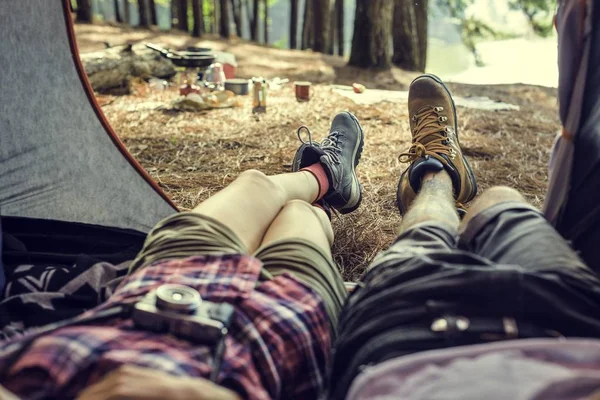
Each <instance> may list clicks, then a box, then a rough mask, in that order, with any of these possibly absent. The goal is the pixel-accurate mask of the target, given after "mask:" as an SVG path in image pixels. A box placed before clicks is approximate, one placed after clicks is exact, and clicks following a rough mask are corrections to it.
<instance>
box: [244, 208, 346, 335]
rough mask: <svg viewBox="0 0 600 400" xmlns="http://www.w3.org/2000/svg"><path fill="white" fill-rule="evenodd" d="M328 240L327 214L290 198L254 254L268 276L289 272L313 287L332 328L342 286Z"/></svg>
mask: <svg viewBox="0 0 600 400" xmlns="http://www.w3.org/2000/svg"><path fill="white" fill-rule="evenodd" d="M332 243H333V229H332V228H331V223H330V222H329V218H328V217H327V214H325V212H324V211H323V210H321V209H319V208H317V207H314V206H312V205H310V204H308V203H307V202H305V201H301V200H292V201H290V202H288V203H287V204H286V205H285V207H283V210H281V212H280V213H279V215H277V217H276V218H275V220H274V221H273V223H272V224H271V226H270V227H269V229H268V230H267V233H266V234H265V237H264V239H263V241H262V243H261V246H260V250H259V251H258V252H256V253H255V254H254V255H255V257H257V258H258V259H260V260H261V261H262V262H263V270H264V271H266V272H267V273H269V274H270V275H271V276H273V277H277V276H279V275H281V274H283V273H288V274H293V275H294V276H295V277H296V278H297V279H298V280H300V281H301V282H303V283H304V284H305V285H307V286H309V287H311V288H312V289H313V290H315V291H316V292H317V293H318V294H319V295H320V296H321V298H322V299H323V302H324V306H325V309H326V310H327V314H328V315H329V317H330V318H331V323H332V327H335V326H336V325H337V317H338V315H339V312H340V310H341V308H342V305H343V303H344V298H345V297H346V289H345V287H344V283H343V280H342V276H341V275H340V273H339V271H338V269H337V266H336V265H335V262H334V261H333V258H332V256H331V245H332ZM334 329H335V328H334Z"/></svg>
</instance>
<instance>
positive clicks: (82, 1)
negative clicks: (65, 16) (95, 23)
mask: <svg viewBox="0 0 600 400" xmlns="http://www.w3.org/2000/svg"><path fill="white" fill-rule="evenodd" d="M77 22H92V0H77Z"/></svg>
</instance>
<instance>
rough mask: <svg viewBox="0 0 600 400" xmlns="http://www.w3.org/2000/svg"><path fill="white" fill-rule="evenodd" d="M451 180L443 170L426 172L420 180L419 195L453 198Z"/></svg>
mask: <svg viewBox="0 0 600 400" xmlns="http://www.w3.org/2000/svg"><path fill="white" fill-rule="evenodd" d="M453 190H454V189H453V186H452V179H451V178H450V175H448V173H447V172H446V171H445V170H441V171H435V172H426V173H425V175H423V179H422V180H421V190H420V193H432V192H433V193H434V194H436V195H443V194H449V195H450V196H451V197H453V196H454V194H453V193H454V192H453Z"/></svg>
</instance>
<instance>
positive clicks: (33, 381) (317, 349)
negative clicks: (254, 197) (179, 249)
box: [0, 255, 330, 399]
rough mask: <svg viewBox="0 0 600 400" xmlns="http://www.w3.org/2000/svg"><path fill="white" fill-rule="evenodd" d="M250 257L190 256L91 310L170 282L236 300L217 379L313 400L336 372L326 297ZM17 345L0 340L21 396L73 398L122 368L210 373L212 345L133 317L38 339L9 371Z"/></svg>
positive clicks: (242, 388)
mask: <svg viewBox="0 0 600 400" xmlns="http://www.w3.org/2000/svg"><path fill="white" fill-rule="evenodd" d="M261 268H262V264H261V262H260V261H259V260H257V259H255V258H252V257H249V256H236V255H234V256H222V257H210V256H206V257H191V258H187V259H181V260H170V261H164V262H159V263H156V264H154V265H150V266H147V267H145V268H143V269H141V270H139V271H138V272H136V273H135V274H133V275H131V276H130V277H128V278H127V280H126V281H124V282H123V284H122V285H121V287H120V288H119V289H118V290H117V291H116V292H115V294H114V295H113V296H112V297H111V298H110V299H109V301H108V302H107V303H105V304H103V305H102V306H100V307H98V308H97V309H95V310H92V311H90V312H88V313H86V314H85V315H86V316H87V315H91V314H94V313H96V312H98V311H99V310H101V309H106V308H108V307H112V306H115V305H117V304H124V303H130V302H132V301H135V300H136V299H138V298H141V297H142V296H143V295H145V294H146V293H148V292H149V291H151V290H153V289H155V288H157V287H158V286H160V285H161V284H164V283H178V284H183V285H187V286H190V287H193V288H195V289H196V290H198V291H199V292H200V294H201V296H202V298H203V299H206V300H208V301H213V302H227V303H230V304H232V305H234V306H235V318H234V322H233V325H232V327H231V329H230V333H229V335H228V336H227V338H226V348H225V353H224V357H223V363H222V365H221V370H220V371H221V372H220V374H219V382H220V383H221V384H222V385H224V386H226V387H229V388H230V389H232V390H234V391H236V392H238V393H239V394H240V395H241V396H242V397H243V398H249V399H279V398H281V399H315V398H317V397H318V395H319V393H320V391H321V389H322V388H323V385H324V382H325V377H324V374H325V371H326V370H327V369H328V368H329V363H330V359H329V353H328V351H329V347H330V333H329V332H330V326H329V322H328V319H327V315H326V312H325V308H324V306H323V303H322V300H321V299H320V298H319V296H317V295H316V294H315V293H314V292H313V291H312V290H310V289H309V288H308V287H306V286H304V285H303V284H301V283H300V282H298V281H297V280H296V279H295V278H294V277H293V276H291V275H282V276H278V277H277V278H275V279H273V280H270V281H266V282H262V283H260V284H259V285H258V286H256V285H257V280H258V277H259V274H260V270H261ZM14 342H15V341H12V342H7V343H4V344H2V345H1V346H0V373H2V375H3V376H5V377H6V378H5V379H4V380H3V381H2V382H1V384H2V385H4V386H5V387H6V388H7V389H8V390H10V391H12V392H13V393H15V394H17V395H19V396H21V397H22V398H24V399H42V398H61V399H64V398H72V397H75V396H76V395H77V394H78V393H79V392H80V391H81V390H82V389H83V388H85V387H86V386H89V385H91V384H93V383H95V382H97V381H99V380H100V379H102V377H103V376H104V375H106V374H107V373H108V372H110V371H112V370H114V369H116V368H118V367H119V366H121V365H124V364H130V365H137V366H140V367H147V368H153V369H155V370H159V371H163V372H166V373H169V374H173V375H179V376H182V375H184V376H195V377H204V378H208V377H209V375H210V371H211V366H212V361H213V360H212V355H211V352H210V351H209V349H208V348H207V347H205V346H200V345H196V344H193V343H190V342H188V341H185V340H181V339H178V338H176V337H174V336H171V335H163V334H156V333H152V332H148V331H143V330H137V329H135V328H134V326H133V323H132V321H131V320H130V319H115V320H112V321H108V322H103V323H97V324H91V325H84V326H71V327H66V328H62V329H59V330H57V331H55V332H52V333H50V334H47V335H45V336H43V337H40V338H38V339H37V340H35V341H34V342H33V344H32V345H31V347H30V348H29V349H28V350H27V351H26V352H25V353H24V354H23V355H22V356H21V357H20V358H19V360H18V361H17V362H16V363H15V364H14V365H13V366H12V367H11V368H10V370H9V371H7V368H8V367H9V366H7V365H4V364H3V362H4V361H3V360H6V358H7V357H8V356H10V353H11V351H13V349H14V346H11V344H12V343H14Z"/></svg>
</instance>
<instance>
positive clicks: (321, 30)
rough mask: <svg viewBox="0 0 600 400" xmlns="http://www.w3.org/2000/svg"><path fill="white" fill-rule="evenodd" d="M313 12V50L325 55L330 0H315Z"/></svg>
mask: <svg viewBox="0 0 600 400" xmlns="http://www.w3.org/2000/svg"><path fill="white" fill-rule="evenodd" d="M307 1H309V0H307ZM313 10H314V12H313V24H314V27H313V35H314V41H313V45H312V49H313V50H314V51H318V52H319V53H325V52H326V51H327V39H328V36H329V34H328V32H329V26H328V25H329V0H313Z"/></svg>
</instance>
